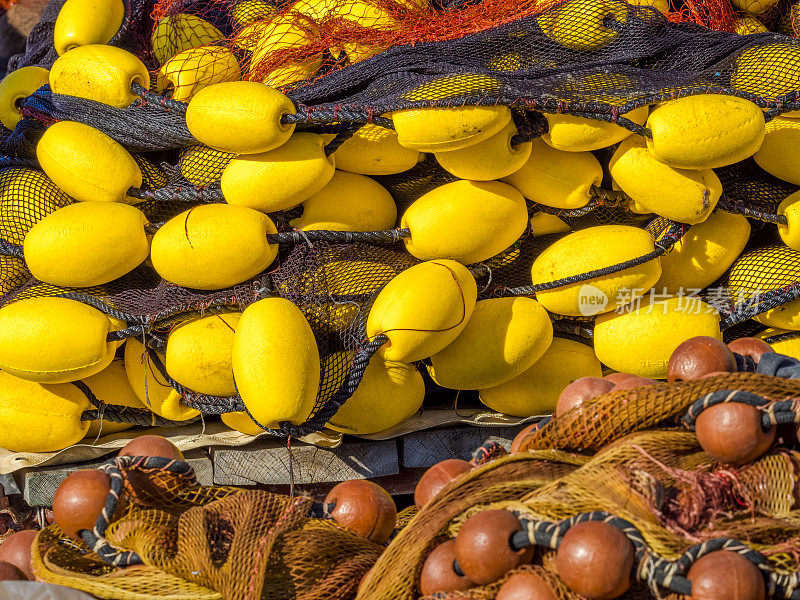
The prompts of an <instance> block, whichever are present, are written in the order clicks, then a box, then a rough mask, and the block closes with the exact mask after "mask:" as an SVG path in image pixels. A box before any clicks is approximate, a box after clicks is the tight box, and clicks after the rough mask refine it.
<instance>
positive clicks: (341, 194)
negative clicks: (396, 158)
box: [289, 170, 397, 231]
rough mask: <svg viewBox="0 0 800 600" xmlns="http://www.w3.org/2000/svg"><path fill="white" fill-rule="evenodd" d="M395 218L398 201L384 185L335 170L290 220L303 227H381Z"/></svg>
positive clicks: (387, 226) (295, 225) (392, 225)
mask: <svg viewBox="0 0 800 600" xmlns="http://www.w3.org/2000/svg"><path fill="white" fill-rule="evenodd" d="M396 221H397V205H396V204H395V203H394V199H393V198H392V195H391V194H390V193H389V192H387V191H386V188H385V187H383V186H382V185H381V184H379V183H378V182H377V181H375V180H374V179H370V178H369V177H366V176H365V175H356V174H355V173H347V172H345V171H339V170H337V171H336V172H335V173H334V174H333V177H332V178H331V180H330V181H329V182H328V183H327V184H326V185H325V187H324V188H322V189H321V190H320V191H319V192H317V193H316V194H314V195H313V196H311V197H310V198H309V199H308V200H306V201H305V202H303V214H302V215H301V216H300V217H298V218H297V219H293V220H292V221H290V222H289V224H290V225H291V226H292V227H294V228H295V229H301V230H303V231H311V230H315V229H319V230H328V231H384V230H386V229H391V228H392V227H394V224H395V222H396Z"/></svg>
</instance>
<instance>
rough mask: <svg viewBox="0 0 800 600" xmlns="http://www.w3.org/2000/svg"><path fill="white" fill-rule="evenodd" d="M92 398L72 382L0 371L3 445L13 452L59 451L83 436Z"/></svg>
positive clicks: (0, 445)
mask: <svg viewBox="0 0 800 600" xmlns="http://www.w3.org/2000/svg"><path fill="white" fill-rule="evenodd" d="M91 408H92V406H91V405H90V404H89V400H88V399H87V398H86V396H85V395H84V394H83V392H81V391H80V390H79V389H78V388H77V387H75V386H74V385H72V384H71V383H61V384H55V385H42V384H40V383H35V382H33V381H27V380H25V379H20V378H18V377H15V376H13V375H11V374H10V373H6V372H4V371H0V447H2V448H4V449H5V450H8V451H10V452H58V451H59V450H63V449H64V448H68V447H69V446H71V445H72V444H75V443H77V442H79V441H80V440H81V438H82V437H83V436H84V435H85V434H86V431H87V430H88V428H89V421H81V415H82V414H83V412H84V411H86V410H89V409H91Z"/></svg>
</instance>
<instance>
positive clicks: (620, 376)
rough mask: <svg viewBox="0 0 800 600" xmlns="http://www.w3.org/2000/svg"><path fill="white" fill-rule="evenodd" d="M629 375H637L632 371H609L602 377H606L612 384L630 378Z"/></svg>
mask: <svg viewBox="0 0 800 600" xmlns="http://www.w3.org/2000/svg"><path fill="white" fill-rule="evenodd" d="M631 377H637V376H636V375H634V374H633V373H609V374H608V375H606V376H605V377H603V379H606V380H608V381H610V382H611V383H613V384H614V385H618V384H620V383H622V382H623V381H625V380H626V379H630V378H631Z"/></svg>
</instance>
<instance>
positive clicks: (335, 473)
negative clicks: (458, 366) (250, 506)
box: [211, 440, 400, 485]
mask: <svg viewBox="0 0 800 600" xmlns="http://www.w3.org/2000/svg"><path fill="white" fill-rule="evenodd" d="M211 457H212V460H213V461H214V483H216V484H218V485H256V484H268V485H289V484H290V483H291V482H292V480H293V481H294V483H295V484H296V485H304V484H316V483H328V482H338V481H345V480H347V479H370V478H374V477H381V476H386V475H394V474H396V473H398V472H399V469H400V465H399V457H398V451H397V442H396V441H395V440H387V441H382V442H371V441H348V442H345V443H343V444H342V445H341V446H339V447H338V448H334V449H328V448H320V447H317V446H311V445H307V444H293V445H292V447H291V450H289V449H288V448H287V446H286V443H285V442H279V441H273V440H267V441H263V442H257V443H255V444H252V445H250V446H245V447H241V448H222V447H217V448H212V453H211Z"/></svg>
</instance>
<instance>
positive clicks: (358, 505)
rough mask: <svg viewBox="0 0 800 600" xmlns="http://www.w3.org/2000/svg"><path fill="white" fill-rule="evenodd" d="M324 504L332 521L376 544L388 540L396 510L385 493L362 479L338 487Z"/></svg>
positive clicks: (346, 482)
mask: <svg viewBox="0 0 800 600" xmlns="http://www.w3.org/2000/svg"><path fill="white" fill-rule="evenodd" d="M325 504H326V505H327V507H328V511H329V513H330V516H331V517H332V518H333V520H334V521H336V522H337V523H339V524H341V525H344V526H345V527H347V528H348V529H350V530H351V531H353V532H354V533H356V534H357V535H360V536H361V537H364V538H367V539H368V540H372V541H373V542H375V543H377V544H383V543H384V542H386V540H388V539H389V536H391V535H392V531H394V526H395V523H396V522H397V507H396V506H395V504H394V500H392V497H391V496H390V495H389V492H387V491H386V490H385V489H383V488H382V487H381V486H379V485H378V484H377V483H373V482H371V481H366V480H365V479H353V480H351V481H343V482H342V483H340V484H338V485H337V486H336V487H334V488H333V489H332V490H331V491H330V492H329V493H328V496H327V497H326V498H325Z"/></svg>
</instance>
